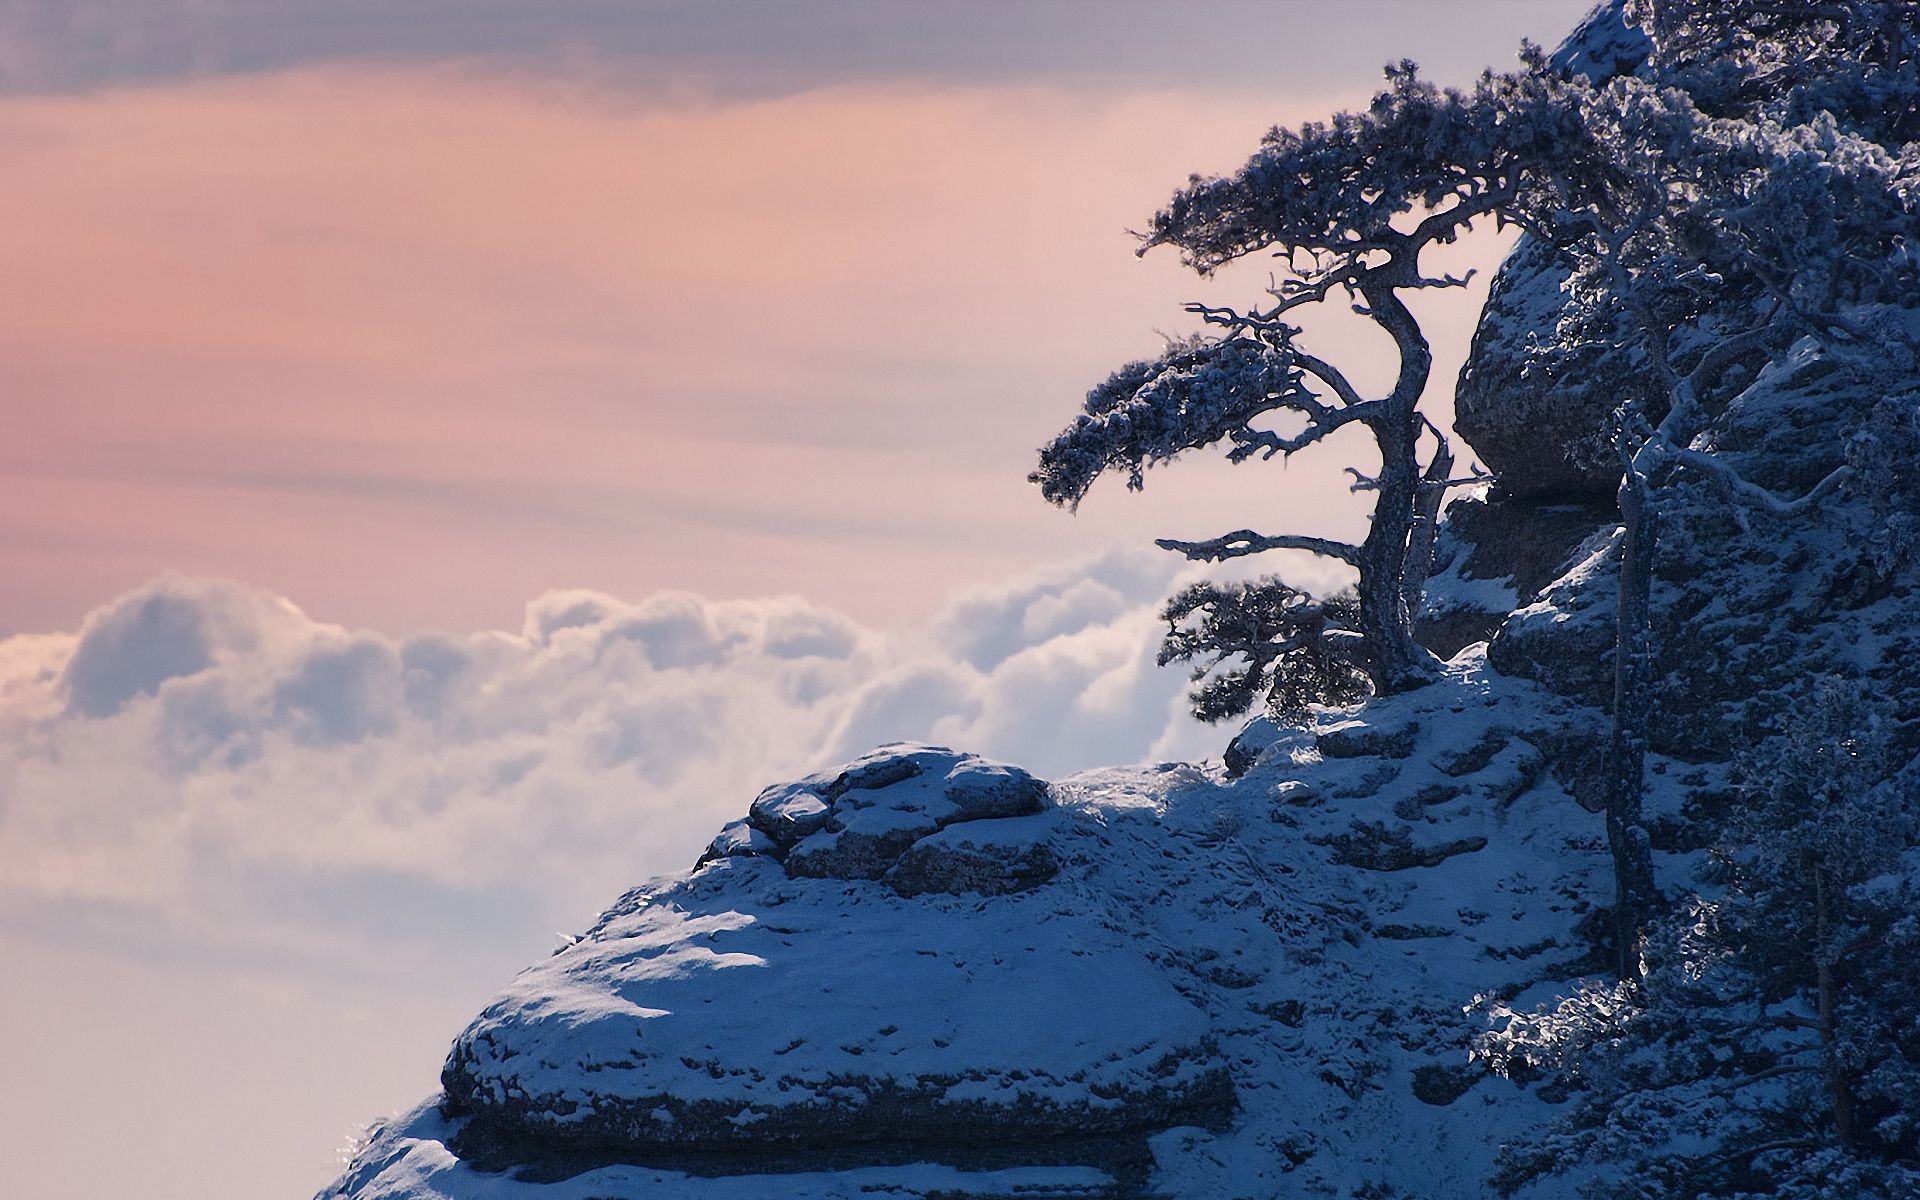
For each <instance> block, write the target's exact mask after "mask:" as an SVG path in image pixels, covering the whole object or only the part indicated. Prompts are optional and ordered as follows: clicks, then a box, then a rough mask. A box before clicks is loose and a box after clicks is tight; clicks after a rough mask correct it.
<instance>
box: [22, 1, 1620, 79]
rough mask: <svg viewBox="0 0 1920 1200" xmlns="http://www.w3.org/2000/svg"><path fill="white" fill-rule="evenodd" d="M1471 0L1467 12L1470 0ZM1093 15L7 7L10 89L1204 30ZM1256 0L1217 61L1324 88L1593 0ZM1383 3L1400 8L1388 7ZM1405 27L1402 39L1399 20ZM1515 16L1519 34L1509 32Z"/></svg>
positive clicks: (737, 6) (951, 66)
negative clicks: (367, 64) (310, 70)
mask: <svg viewBox="0 0 1920 1200" xmlns="http://www.w3.org/2000/svg"><path fill="white" fill-rule="evenodd" d="M1463 6H1464V7H1465V11H1462V9H1463ZM1101 7H1102V13H1101V19H1100V20H1098V21H1096V22H1089V21H1088V19H1087V16H1088V14H1087V11H1086V9H1085V8H1083V7H1082V6H1080V5H1077V4H1070V3H1059V2H1057V0H1055V2H1043V3H1030V4H1022V5H1018V6H1012V5H995V6H992V8H991V11H990V12H982V11H980V10H979V6H974V5H965V4H915V5H901V4H896V3H892V2H890V0H814V2H813V3H810V4H807V5H805V6H799V5H765V4H761V5H743V4H741V3H738V2H737V0H736V2H733V3H713V2H712V0H652V2H650V3H647V4H638V5H635V4H534V3H524V2H520V3H516V2H514V0H410V2H409V3H407V4H404V5H395V4H392V3H388V2H385V0H141V3H139V4H137V5H132V4H127V3H125V2H124V0H16V2H15V3H11V4H9V5H7V6H5V7H4V8H0V90H41V89H68V88H85V87H92V86H101V85H111V84H115V83H125V82H127V81H130V80H144V79H168V78H180V77H189V78H190V77H199V76H207V75H219V74H229V73H240V72H250V71H263V70H271V69H274V68H283V67H287V66H290V65H295V64H300V63H312V62H327V61H339V60H351V59H366V58H376V59H383V60H391V59H396V58H399V59H425V60H433V59H447V58H471V57H480V56H485V57H508V58H511V59H513V60H515V61H519V62H522V63H525V64H526V65H528V66H532V67H535V68H542V67H544V68H546V69H549V70H551V69H556V68H557V69H563V70H569V71H572V72H574V73H582V72H585V71H587V70H588V67H589V64H592V63H595V62H598V63H599V64H601V65H602V67H603V69H604V71H605V73H606V74H608V75H609V76H619V77H623V78H627V77H638V78H640V79H643V80H646V81H648V82H649V83H651V84H652V85H653V86H656V87H663V86H667V85H677V86H679V87H680V88H682V89H689V88H699V89H702V90H706V91H716V90H717V91H722V92H724V93H730V94H766V93H769V92H776V93H777V92H779V91H782V90H786V89H792V88H797V87H804V86H818V85H820V84H821V83H830V82H841V81H846V80H850V79H856V80H857V79H871V78H890V77H899V76H907V75H910V76H914V77H920V78H943V79H948V80H970V81H989V82H994V81H1005V80H1009V79H1022V78H1029V79H1030V78H1035V77H1039V78H1050V79H1062V78H1064V79H1071V80H1075V81H1077V82H1080V83H1082V84H1084V85H1087V86H1107V87H1118V86H1125V85H1126V84H1128V83H1137V81H1139V80H1142V79H1146V80H1151V81H1155V82H1159V81H1165V80H1169V79H1175V78H1178V77H1180V76H1181V75H1182V74H1185V73H1190V72H1191V70H1192V65H1191V60H1190V59H1189V58H1188V57H1187V56H1185V55H1171V54H1168V53H1167V47H1168V46H1169V45H1176V44H1181V43H1182V42H1183V41H1186V40H1188V39H1191V38H1192V37H1193V36H1194V32H1195V28H1194V26H1195V17H1194V14H1193V13H1192V12H1191V11H1189V10H1187V9H1185V8H1183V7H1180V6H1167V5H1164V4H1157V3H1154V2H1153V0H1107V3H1104V4H1103V5H1102V6H1101ZM1300 7H1301V6H1299V5H1286V6H1280V7H1279V8H1278V9H1276V6H1273V5H1265V4H1260V3H1257V2H1255V0H1227V2H1225V3H1221V4H1217V5H1216V6H1215V7H1214V11H1213V12H1212V13H1211V14H1210V15H1209V17H1208V19H1209V20H1210V21H1212V22H1215V23H1217V24H1221V25H1231V26H1232V27H1233V28H1234V30H1235V31H1236V34H1237V36H1235V37H1233V38H1228V39H1220V38H1214V39H1210V40H1209V41H1208V42H1207V47H1206V52H1207V67H1208V71H1207V74H1208V75H1210V76H1214V77H1219V76H1237V77H1240V78H1242V79H1246V78H1254V79H1260V80H1261V81H1263V82H1264V81H1267V80H1270V79H1272V78H1273V75H1274V72H1273V68H1272V54H1273V50H1272V48H1273V47H1274V46H1276V45H1283V44H1286V43H1287V42H1289V41H1297V40H1299V38H1300V37H1301V34H1302V27H1303V26H1305V27H1306V28H1307V29H1308V30H1310V31H1311V32H1310V33H1309V36H1312V34H1315V33H1317V34H1318V35H1319V36H1318V37H1316V38H1315V39H1314V49H1315V52H1314V53H1310V54H1295V55H1293V56H1291V57H1290V59H1289V61H1288V75H1289V77H1290V78H1288V79H1286V80H1282V81H1281V82H1282V84H1284V85H1291V86H1294V87H1302V88H1315V87H1324V86H1325V85H1326V83H1327V81H1328V80H1330V79H1337V78H1341V77H1343V76H1351V75H1352V74H1353V73H1355V72H1356V71H1357V72H1362V73H1370V72H1372V71H1374V70H1377V68H1378V66H1379V63H1380V62H1381V61H1383V60H1385V59H1388V58H1391V57H1393V56H1395V55H1398V54H1400V53H1403V52H1404V51H1405V50H1406V49H1407V48H1409V47H1416V46H1417V47H1419V48H1420V49H1421V53H1422V55H1423V58H1422V61H1423V62H1425V63H1426V64H1427V65H1428V66H1429V67H1438V68H1441V69H1442V70H1443V71H1447V72H1450V73H1452V74H1453V75H1455V76H1457V77H1461V78H1464V77H1466V76H1468V75H1471V74H1472V73H1473V72H1474V71H1476V70H1478V69H1479V67H1480V65H1482V64H1483V63H1484V64H1495V63H1499V62H1501V61H1503V60H1504V59H1505V58H1506V57H1507V56H1509V55H1510V54H1511V52H1512V50H1513V47H1514V46H1515V45H1517V44H1518V41H1519V37H1520V35H1521V34H1522V33H1528V34H1531V35H1532V36H1533V37H1534V38H1535V40H1548V41H1551V40H1553V39H1554V38H1555V37H1557V36H1558V35H1559V34H1561V33H1564V32H1565V30H1566V29H1567V28H1569V27H1570V26H1571V25H1572V24H1573V22H1574V21H1575V20H1577V19H1578V18H1579V17H1580V16H1581V15H1583V13H1584V12H1585V9H1586V8H1587V7H1588V0H1534V2H1533V3H1531V4H1528V5H1515V4H1511V3H1501V2H1499V0H1456V2H1455V3H1454V4H1451V5H1448V6H1446V9H1447V11H1445V12H1444V13H1442V12H1435V11H1434V9H1435V7H1436V6H1434V5H1432V4H1431V3H1428V2H1426V0H1383V3H1376V4H1372V5H1368V6H1366V7H1364V8H1362V9H1359V10H1358V11H1356V10H1355V9H1354V6H1351V5H1327V6H1322V7H1320V8H1318V9H1316V10H1310V11H1309V12H1307V13H1302V12H1300V11H1298V9H1299V8H1300ZM1382 9H1385V10H1386V13H1388V14H1390V15H1384V14H1383V13H1382V12H1381V11H1380V10H1382ZM1389 28H1390V29H1394V30H1398V31H1399V37H1398V38H1397V40H1395V41H1394V42H1393V43H1391V44H1383V43H1382V42H1381V41H1380V36H1379V35H1380V31H1381V30H1382V29H1389ZM1503 32H1504V36H1502V33H1503Z"/></svg>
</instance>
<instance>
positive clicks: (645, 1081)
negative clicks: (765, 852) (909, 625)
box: [442, 816, 1232, 1170]
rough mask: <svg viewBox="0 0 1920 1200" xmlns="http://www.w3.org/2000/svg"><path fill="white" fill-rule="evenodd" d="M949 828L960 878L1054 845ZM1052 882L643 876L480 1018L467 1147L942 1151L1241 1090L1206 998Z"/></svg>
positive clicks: (652, 1157)
mask: <svg viewBox="0 0 1920 1200" xmlns="http://www.w3.org/2000/svg"><path fill="white" fill-rule="evenodd" d="M1052 819H1054V818H1053V817H1051V816H1050V817H1047V818H1031V817H1030V818H1021V819H1020V821H1023V822H1040V821H1048V820H1052ZM1015 823H1016V822H1014V821H1006V822H981V823H978V824H979V826H985V825H990V824H1001V825H1013V824H1015ZM962 829H966V830H967V833H968V835H969V836H966V837H963V836H961V830H962ZM950 832H951V835H952V836H951V837H950V838H949V842H950V844H947V845H938V846H936V847H929V848H928V849H927V850H926V851H924V852H921V853H922V854H923V856H924V862H923V860H922V858H920V857H916V858H915V859H914V860H912V861H913V862H915V863H922V865H923V866H924V868H925V870H926V873H927V875H928V876H930V877H931V876H938V877H941V878H942V879H943V881H944V882H946V883H951V882H953V881H954V879H955V877H956V876H957V874H958V873H960V871H961V868H960V865H959V864H961V863H963V862H966V861H985V860H987V859H993V858H995V857H996V856H997V855H998V854H999V853H1000V852H1001V851H1003V850H1006V849H1007V848H1008V847H1015V849H1014V850H1013V851H1012V853H1011V856H1010V858H1007V859H1002V860H1000V861H999V865H995V866H991V867H982V868H981V869H980V871H979V873H978V875H977V877H978V878H980V879H982V880H985V879H988V878H989V877H993V878H1004V877H1005V876H1006V874H1007V872H1008V868H1007V867H1006V864H1007V863H1008V862H1014V863H1018V862H1019V861H1022V859H1023V856H1026V855H1030V854H1032V853H1034V852H1035V848H1036V847H1040V846H1043V845H1044V831H1042V830H1040V829H1039V828H1037V827H1030V828H1028V829H1027V830H1025V831H1024V834H1022V835H1018V836H1015V835H1011V834H1010V835H1009V837H1008V838H1007V839H1006V840H1004V841H1001V842H997V843H996V842H994V841H992V840H991V839H988V838H983V837H974V836H971V834H972V830H971V829H968V828H967V827H965V826H960V827H956V828H955V829H954V830H952V831H950ZM939 836H940V837H943V838H948V835H947V834H942V835H939ZM937 854H945V855H947V859H946V865H945V866H941V865H939V863H938V861H937V859H936V855H937ZM968 856H975V857H974V858H972V859H970V858H969V857H968ZM1027 861H1030V860H1027ZM1014 869H1015V870H1016V871H1017V869H1018V868H1017V867H1016V868H1014ZM996 872H997V873H998V874H996ZM1050 894H1051V893H1050V892H1048V891H1047V890H1045V889H1042V890H1039V891H1025V892H1021V893H1019V894H1017V895H1007V896H1000V897H996V898H994V899H991V900H988V901H985V902H983V903H969V904H964V905H950V904H947V905H943V904H940V903H937V902H934V901H929V900H906V899H901V898H899V897H896V896H894V895H892V894H891V893H890V892H887V891H885V890H878V891H876V890H873V889H871V888H869V887H867V886H865V885H851V886H850V885H848V884H845V883H842V882H839V881H836V880H824V879H790V878H788V876H787V875H786V873H785V872H783V871H782V870H781V869H780V867H779V866H778V865H777V864H776V863H774V862H773V861H772V860H770V859H768V858H765V857H755V858H729V859H723V860H720V861H718V862H716V863H713V864H710V865H709V866H708V867H707V869H705V870H704V871H701V872H697V873H695V874H693V875H691V876H688V877H685V878H683V879H681V880H678V881H673V882H668V883H665V884H662V885H658V886H656V887H653V888H649V889H642V890H641V891H640V892H637V893H634V894H632V895H630V896H629V897H628V898H627V899H626V900H625V901H623V902H622V903H621V904H620V905H618V906H616V908H615V909H614V910H612V911H610V912H609V913H608V914H607V915H606V917H604V918H603V919H602V921H601V922H600V924H599V925H598V926H597V927H596V928H594V929H593V930H591V931H590V932H589V933H588V934H587V935H586V936H585V937H584V938H582V939H581V940H580V941H579V942H577V943H575V944H574V945H572V946H570V947H568V948H567V949H565V950H563V951H561V952H560V953H558V954H556V955H554V956H553V957H551V958H549V959H547V960H546V961H544V962H542V963H540V964H538V965H536V966H534V967H533V968H531V969H530V970H528V971H526V972H524V973H523V974H522V975H521V976H520V977H519V978H518V979H517V980H515V981H514V983H513V985H512V986H511V987H510V988H509V989H508V990H507V991H506V992H505V993H504V994H503V995H501V996H500V998H498V999H497V1000H495V1001H494V1002H493V1003H492V1004H491V1005H489V1006H488V1007H487V1009H486V1010H485V1011H484V1012H483V1013H482V1014H481V1015H480V1016H479V1018H477V1019H476V1020H475V1021H474V1022H473V1024H472V1025H470V1026H469V1027H468V1028H467V1030H466V1031H465V1032H464V1033H462V1034H461V1035H460V1037H459V1039H458V1040H457V1041H456V1042H455V1044H454V1047H453V1051H452V1053H451V1055H450V1056H449V1058H448V1060H447V1064H446V1068H445V1071H444V1073H443V1077H442V1083H443V1086H444V1090H445V1097H446V1099H445V1102H444V1105H443V1109H444V1112H445V1113H446V1114H447V1115H448V1116H450V1117H457V1118H460V1119H461V1122H462V1124H461V1126H460V1133H459V1135H458V1137H457V1138H456V1139H455V1143H456V1148H457V1149H458V1151H459V1153H460V1154H461V1156H462V1157H463V1158H467V1159H469V1160H471V1161H474V1162H477V1163H481V1164H494V1165H496V1166H505V1165H509V1164H520V1165H522V1166H526V1165H529V1164H531V1166H532V1167H533V1169H536V1170H537V1169H540V1166H541V1164H547V1168H546V1169H548V1170H552V1169H554V1166H553V1165H554V1164H562V1165H564V1164H566V1163H568V1162H576V1163H578V1162H587V1161H597V1162H607V1161H626V1162H637V1163H646V1162H650V1161H657V1160H669V1159H673V1158H675V1156H684V1155H690V1154H691V1155H699V1154H736V1155H737V1154H741V1153H754V1154H758V1153H775V1152H782V1151H797V1150H804V1149H806V1148H809V1147H819V1146H860V1145H871V1146H876V1147H885V1146H887V1145H905V1146H911V1147H912V1148H913V1153H914V1154H916V1155H918V1156H921V1157H923V1158H927V1159H934V1160H939V1159H941V1158H942V1156H943V1153H944V1152H945V1149H951V1150H952V1151H953V1152H954V1153H956V1154H959V1153H962V1152H964V1151H965V1150H966V1149H967V1148H968V1147H978V1146H981V1145H991V1146H1000V1147H1006V1146H1009V1145H1017V1144H1020V1143H1024V1142H1036V1143H1038V1142H1044V1141H1046V1140H1047V1139H1053V1138H1064V1137H1070V1136H1071V1137H1081V1136H1088V1135H1100V1134H1114V1135H1118V1134H1130V1133H1138V1132H1142V1131H1149V1130H1154V1129H1160V1128H1165V1127H1168V1126H1171V1125H1177V1124H1186V1123H1192V1122H1198V1121H1204V1120H1208V1119H1211V1117H1212V1116H1214V1115H1217V1114H1218V1113H1219V1112H1221V1111H1222V1110H1223V1109H1224V1107H1226V1106H1228V1105H1230V1104H1231V1102H1232V1091H1231V1086H1230V1084H1229V1081H1228V1075H1227V1070H1226V1066H1225V1064H1224V1063H1223V1062H1222V1061H1221V1060H1220V1058H1219V1057H1218V1055H1217V1053H1216V1051H1215V1049H1214V1047H1213V1043H1212V1041H1211V1039H1210V1036H1209V1033H1208V1025H1207V1019H1206V1017H1205V1015H1204V1013H1202V1012H1201V1010H1200V1009H1198V1008H1197V1007H1196V1006H1195V1005H1194V1004H1193V1003H1192V1002H1191V1001H1189V1000H1187V999H1186V998H1184V997H1183V996H1182V995H1181V993H1180V992H1179V991H1178V990H1177V989H1176V988H1175V987H1174V986H1173V984H1172V983H1171V982H1170V981H1169V980H1168V979H1167V978H1166V976H1165V975H1164V974H1163V972H1162V970H1161V969H1160V968H1159V967H1157V966H1156V965H1155V964H1154V963H1153V962H1151V961H1150V960H1149V959H1148V958H1147V957H1146V955H1145V954H1144V953H1142V951H1141V950H1139V949H1137V948H1135V944H1134V941H1133V939H1132V938H1131V937H1130V936H1129V935H1128V934H1126V933H1123V932H1119V931H1116V930H1115V929H1114V928H1111V927H1110V926H1109V925H1108V924H1107V923H1103V922H1101V921H1099V920H1096V919H1094V918H1093V917H1091V916H1089V915H1086V914H1084V913H1083V912H1076V911H1074V910H1073V909H1072V908H1071V907H1069V906H1067V905H1065V904H1053V903H1048V902H1047V901H1046V900H1045V897H1046V896H1048V895H1050ZM1093 997H1098V999H1099V1002H1098V1003H1088V1000H1089V999H1090V998H1093ZM943 1148H944V1149H943ZM876 1153H878V1151H876Z"/></svg>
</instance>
